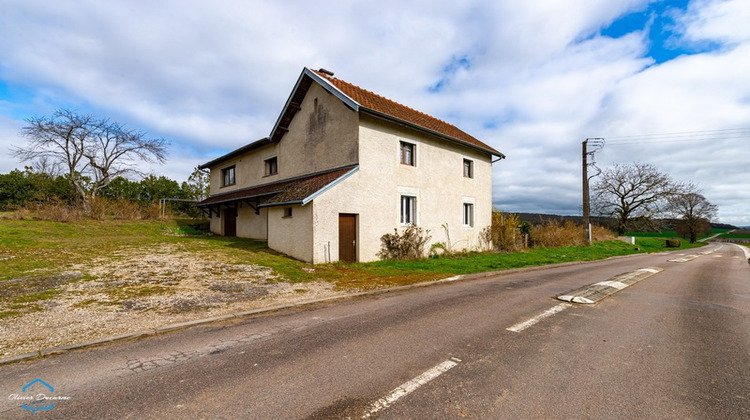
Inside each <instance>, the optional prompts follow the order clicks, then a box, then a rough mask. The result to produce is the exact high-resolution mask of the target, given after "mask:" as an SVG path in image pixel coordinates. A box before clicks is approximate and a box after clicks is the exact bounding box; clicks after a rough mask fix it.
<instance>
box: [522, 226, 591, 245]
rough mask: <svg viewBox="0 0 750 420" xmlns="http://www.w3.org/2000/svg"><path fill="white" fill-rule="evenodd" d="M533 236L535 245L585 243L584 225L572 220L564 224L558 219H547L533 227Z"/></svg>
mask: <svg viewBox="0 0 750 420" xmlns="http://www.w3.org/2000/svg"><path fill="white" fill-rule="evenodd" d="M531 238H532V240H533V243H534V246H541V247H545V248H558V247H563V246H571V245H575V246H582V245H584V238H583V227H582V226H579V225H576V224H575V223H573V222H570V221H568V222H565V223H564V224H562V223H560V222H559V221H557V220H547V221H546V222H544V224H542V225H537V226H534V227H533V228H532V233H531Z"/></svg>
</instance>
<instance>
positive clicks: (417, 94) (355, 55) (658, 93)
mask: <svg viewBox="0 0 750 420" xmlns="http://www.w3.org/2000/svg"><path fill="white" fill-rule="evenodd" d="M652 3H653V2H652V1H649V0H596V1H587V2H585V4H584V3H582V2H581V1H579V0H567V1H555V2H519V1H490V0H475V1H466V2H455V1H445V0H438V1H435V0H432V1H426V0H419V1H414V2H403V1H396V0H383V1H380V2H377V3H375V2H343V3H341V4H336V5H333V4H331V5H325V6H322V5H320V4H318V3H314V2H309V1H301V0H293V1H285V2H270V1H244V0H242V1H241V0H217V1H213V2H203V1H189V0H182V1H178V0H171V1H162V2H157V3H149V4H145V3H139V2H131V1H109V2H100V1H95V0H81V1H76V2H71V1H63V0H61V1H55V2H47V1H42V0H23V1H21V0H9V1H6V6H5V7H4V12H3V14H2V15H0V80H1V81H2V82H3V83H4V84H5V85H7V86H9V89H15V91H18V92H24V94H23V95H15V96H14V97H13V98H2V97H0V142H4V143H5V144H3V143H0V147H3V146H5V145H6V144H8V143H12V142H16V141H19V140H18V138H17V135H16V132H17V130H18V127H20V125H22V121H21V120H22V119H23V118H25V117H28V116H31V115H34V114H37V115H45V114H49V113H51V112H52V111H54V109H56V108H57V107H69V108H74V109H79V110H83V111H85V112H93V113H96V114H98V115H104V116H109V117H111V118H112V119H115V120H117V121H120V122H123V123H126V124H128V125H129V126H131V127H135V128H140V129H144V130H146V131H148V132H149V133H150V134H151V135H154V136H163V137H166V138H169V139H171V140H172V145H173V146H172V148H171V150H170V161H169V163H168V165H166V166H163V167H148V169H149V170H153V171H156V172H158V173H163V174H165V175H167V176H170V177H172V178H174V179H177V180H182V179H185V178H187V176H188V175H189V174H190V172H191V171H192V168H193V167H194V166H196V165H197V164H200V163H204V162H206V161H208V160H211V159H212V158H214V157H216V156H218V155H219V154H222V153H225V152H227V151H228V150H231V149H234V148H236V147H240V146H242V145H244V144H247V143H248V142H250V141H253V140H256V139H258V138H260V137H262V136H265V135H267V134H268V133H269V132H270V130H271V128H272V125H273V123H274V122H275V120H276V118H277V116H278V113H279V112H280V110H281V107H282V106H283V104H284V102H285V101H286V99H287V96H288V95H289V93H290V92H291V90H292V87H293V85H294V82H295V81H296V79H297V77H298V75H299V72H300V70H301V69H302V67H303V66H309V67H312V68H318V67H325V68H328V69H330V70H333V71H335V72H336V76H337V77H341V78H342V79H344V80H347V81H350V82H353V83H355V84H358V85H360V86H362V87H365V88H367V89H370V90H373V91H375V92H377V93H379V94H382V95H384V96H387V97H389V98H391V99H394V100H396V101H398V102H401V103H404V104H406V105H409V106H412V107H414V108H417V109H420V110H422V111H425V112H427V113H430V114H432V115H434V116H436V117H439V118H441V119H444V120H447V121H449V122H451V123H453V124H455V125H457V126H459V127H461V128H462V129H464V130H465V131H467V132H469V133H471V134H473V135H475V136H476V137H478V138H480V139H482V140H484V141H485V142H487V143H489V144H490V145H492V146H494V147H496V148H498V149H499V150H501V151H502V152H504V153H505V154H507V156H508V159H507V160H504V161H501V162H499V163H497V164H495V168H494V176H495V178H494V183H495V187H494V190H495V197H494V201H495V204H496V205H498V206H500V207H504V208H507V209H511V210H515V211H545V212H550V213H568V214H570V213H576V212H578V211H579V210H580V204H579V202H580V143H581V141H583V139H584V138H586V137H592V136H597V137H598V136H603V137H605V138H607V137H611V138H614V137H617V136H627V135H638V134H649V133H663V132H677V131H695V130H715V129H721V128H736V127H746V126H747V124H748V123H747V115H749V114H750V112H749V111H750V109H749V108H750V80H749V79H748V77H749V76H748V75H749V74H750V67H749V66H750V63H749V62H748V61H749V59H748V58H747V57H750V51H748V48H750V33H748V30H750V29H748V28H750V26H749V25H746V23H745V22H747V21H748V13H750V7H749V5H748V4H747V2H746V1H742V0H733V1H706V0H700V1H696V0H694V1H691V2H690V3H689V5H688V7H687V10H680V9H675V10H670V11H669V13H670V18H671V21H673V22H674V23H675V26H674V28H670V33H669V34H668V35H669V37H670V42H677V43H681V44H682V47H684V49H685V51H686V52H700V51H704V50H706V49H705V48H693V47H695V46H696V45H697V46H700V45H704V44H706V45H709V44H710V45H711V46H713V47H716V48H711V49H710V50H711V51H710V52H706V53H700V54H692V55H684V56H681V57H678V58H676V59H672V60H669V61H666V62H663V63H656V62H655V61H654V60H653V59H652V58H649V53H650V50H649V49H650V48H651V44H650V42H651V39H650V37H651V36H652V35H653V34H651V33H649V31H648V28H645V27H644V28H638V27H633V28H630V29H629V28H625V29H626V30H623V31H621V34H622V36H620V34H618V37H616V38H614V37H609V36H604V35H601V32H602V30H603V29H605V28H608V27H609V26H610V25H611V24H612V23H613V22H615V21H618V19H620V18H621V17H623V16H626V15H628V14H631V13H637V12H642V11H646V10H649V8H650V7H651V6H652ZM605 32H606V31H605ZM0 87H1V86H0ZM2 92H3V90H0V93H2ZM3 116H4V117H3ZM741 141H742V140H739V141H736V142H734V143H733V142H732V141H722V142H711V141H704V142H684V143H665V144H660V143H653V144H645V143H641V144H636V145H626V144H621V145H616V142H614V141H613V142H612V143H611V144H608V145H607V146H606V147H605V149H604V150H603V151H602V153H600V154H599V155H598V156H597V157H598V159H599V161H600V165H601V166H606V165H610V164H612V163H615V162H620V163H622V162H625V163H626V162H633V161H642V162H647V163H653V164H655V165H657V166H658V167H659V168H660V169H663V170H665V171H667V172H669V173H671V174H672V175H673V176H674V177H675V178H679V179H682V178H689V179H693V180H694V181H697V182H699V183H700V184H701V185H702V186H703V188H704V190H705V193H706V196H707V197H708V198H709V200H712V201H714V202H715V204H718V205H719V208H720V216H721V218H722V219H723V220H733V221H734V220H737V221H742V220H744V221H745V224H749V225H750V219H748V217H749V215H747V209H746V208H745V209H743V208H742V205H740V204H738V203H741V202H742V201H743V200H744V202H749V201H750V197H748V196H747V195H746V194H750V192H745V190H747V189H746V188H745V189H743V188H742V187H741V186H742V185H745V184H746V180H743V178H746V176H747V171H746V170H745V169H744V166H743V165H745V163H744V162H745V161H744V160H743V159H742V158H741V156H742V148H741V144H740V142H741ZM6 150H7V148H6ZM0 153H1V152H0ZM14 165H15V166H18V165H16V163H15V162H13V161H12V160H11V159H7V160H6V157H5V156H3V155H1V154H0V171H2V170H7V169H6V168H8V167H15V166H14ZM715 174H721V175H720V176H717V175H715ZM695 178H698V179H695ZM743 182H745V184H743ZM731 191H734V193H732V192H731ZM732 194H734V196H733V195H732Z"/></svg>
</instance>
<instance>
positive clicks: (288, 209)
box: [284, 207, 292, 218]
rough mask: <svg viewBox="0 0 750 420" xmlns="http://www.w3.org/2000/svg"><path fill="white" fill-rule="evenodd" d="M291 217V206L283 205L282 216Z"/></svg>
mask: <svg viewBox="0 0 750 420" xmlns="http://www.w3.org/2000/svg"><path fill="white" fill-rule="evenodd" d="M288 217H292V208H291V207H284V218H288Z"/></svg>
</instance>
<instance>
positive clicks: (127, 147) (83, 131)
mask: <svg viewBox="0 0 750 420" xmlns="http://www.w3.org/2000/svg"><path fill="white" fill-rule="evenodd" d="M26 121H27V123H28V125H26V126H24V127H23V128H22V129H21V135H23V136H24V137H26V138H27V139H28V140H29V143H28V144H27V145H26V146H23V147H14V148H13V154H14V155H15V156H16V157H17V158H19V159H20V160H21V161H28V162H33V164H34V165H36V166H40V167H45V168H50V167H53V168H59V167H62V168H64V169H63V172H65V175H66V176H67V178H68V179H69V180H70V182H71V183H72V184H73V187H74V188H75V190H76V194H77V195H78V197H79V198H80V199H81V200H82V202H83V203H84V207H85V208H87V209H88V208H89V206H90V203H91V200H92V199H94V198H95V197H96V195H97V193H98V192H99V191H100V190H101V189H102V188H104V187H106V186H107V185H108V184H109V182H110V181H111V180H112V179H113V178H115V177H117V176H122V175H125V174H128V173H138V171H137V169H136V166H135V165H136V163H137V162H138V161H146V162H153V161H157V162H159V163H164V162H165V160H166V148H167V146H168V142H167V141H166V140H164V139H162V138H157V139H149V138H147V137H146V133H145V132H143V131H139V130H133V129H128V128H126V127H125V126H124V125H122V124H119V123H117V122H113V121H110V120H109V119H106V118H105V119H101V118H95V117H93V116H91V115H84V114H78V113H76V112H73V111H69V110H66V109H60V110H58V111H56V112H55V113H54V114H52V116H50V117H33V118H30V119H28V120H26Z"/></svg>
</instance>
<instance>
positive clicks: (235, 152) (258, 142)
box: [198, 137, 271, 169]
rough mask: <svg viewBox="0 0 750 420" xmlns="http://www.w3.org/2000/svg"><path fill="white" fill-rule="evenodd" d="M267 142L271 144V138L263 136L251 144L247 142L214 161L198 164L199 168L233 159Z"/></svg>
mask: <svg viewBox="0 0 750 420" xmlns="http://www.w3.org/2000/svg"><path fill="white" fill-rule="evenodd" d="M267 144H271V139H270V138H268V137H263V138H262V139H259V140H256V141H254V142H252V143H250V144H246V145H244V146H242V147H240V148H237V149H234V150H232V151H231V152H229V153H227V154H225V155H222V156H219V157H217V158H216V159H214V160H212V161H209V162H206V163H204V164H202V165H198V169H206V168H209V167H211V166H214V165H216V164H219V163H221V162H223V161H225V160H229V159H231V158H233V157H235V156H239V155H241V154H242V153H245V152H248V151H250V150H254V149H257V148H259V147H262V146H265V145H267Z"/></svg>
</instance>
